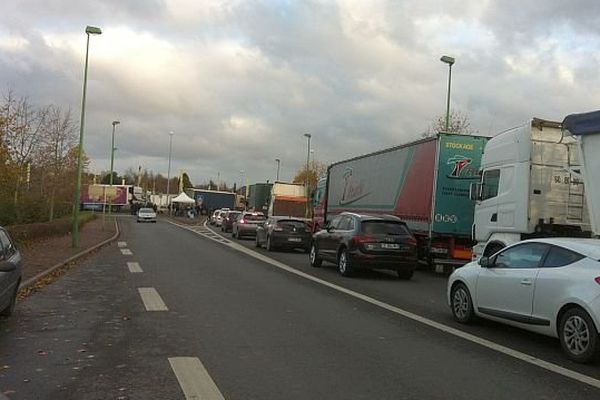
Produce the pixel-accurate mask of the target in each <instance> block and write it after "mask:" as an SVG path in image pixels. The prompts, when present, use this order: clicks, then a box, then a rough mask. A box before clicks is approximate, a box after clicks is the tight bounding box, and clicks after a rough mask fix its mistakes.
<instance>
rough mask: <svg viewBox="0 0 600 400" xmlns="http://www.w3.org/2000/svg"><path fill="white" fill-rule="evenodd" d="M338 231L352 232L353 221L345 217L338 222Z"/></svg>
mask: <svg viewBox="0 0 600 400" xmlns="http://www.w3.org/2000/svg"><path fill="white" fill-rule="evenodd" d="M338 229H339V230H341V231H351V230H354V219H353V218H352V217H350V216H347V215H345V216H344V217H342V220H341V221H340V225H339V228H338Z"/></svg>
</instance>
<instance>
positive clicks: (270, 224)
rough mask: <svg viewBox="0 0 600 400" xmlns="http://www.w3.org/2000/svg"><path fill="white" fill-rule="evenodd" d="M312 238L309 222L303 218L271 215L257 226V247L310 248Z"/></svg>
mask: <svg viewBox="0 0 600 400" xmlns="http://www.w3.org/2000/svg"><path fill="white" fill-rule="evenodd" d="M311 239H312V235H311V228H310V226H309V225H308V222H307V221H306V220H304V219H301V218H290V217H270V218H269V219H267V220H266V221H265V222H264V223H263V224H258V226H257V227H256V247H262V246H265V248H266V249H267V250H268V251H272V250H275V249H276V248H277V249H290V250H291V249H304V250H305V251H306V252H307V253H308V251H309V250H310V242H311Z"/></svg>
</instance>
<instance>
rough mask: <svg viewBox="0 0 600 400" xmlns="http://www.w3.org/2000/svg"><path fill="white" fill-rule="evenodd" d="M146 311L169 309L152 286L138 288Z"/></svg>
mask: <svg viewBox="0 0 600 400" xmlns="http://www.w3.org/2000/svg"><path fill="white" fill-rule="evenodd" d="M138 292H140V296H141V297H142V301H143V302H144V306H145V307H146V311H169V309H168V308H167V306H166V304H165V302H164V301H163V299H161V297H160V295H159V294H158V292H157V291H156V289H154V288H153V287H146V288H138Z"/></svg>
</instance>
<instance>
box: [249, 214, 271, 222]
mask: <svg viewBox="0 0 600 400" xmlns="http://www.w3.org/2000/svg"><path fill="white" fill-rule="evenodd" d="M244 219H245V220H246V221H264V220H265V219H266V217H265V216H264V215H262V214H245V215H244Z"/></svg>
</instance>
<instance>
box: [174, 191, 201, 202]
mask: <svg viewBox="0 0 600 400" xmlns="http://www.w3.org/2000/svg"><path fill="white" fill-rule="evenodd" d="M195 202H196V201H195V200H194V199H192V198H191V197H190V196H188V195H187V194H185V193H184V192H181V193H180V194H179V195H178V196H177V197H175V198H173V199H172V200H171V203H187V204H192V203H195Z"/></svg>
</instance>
